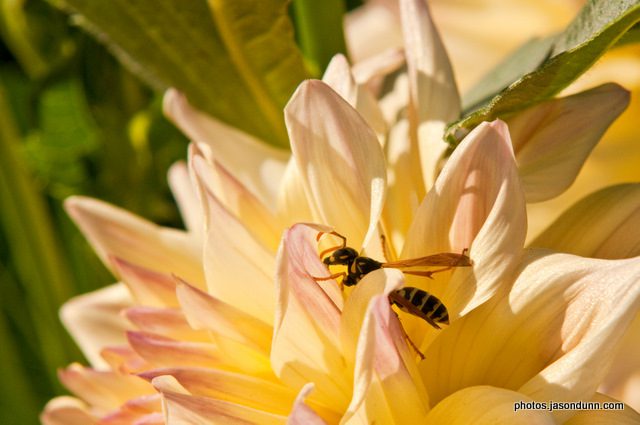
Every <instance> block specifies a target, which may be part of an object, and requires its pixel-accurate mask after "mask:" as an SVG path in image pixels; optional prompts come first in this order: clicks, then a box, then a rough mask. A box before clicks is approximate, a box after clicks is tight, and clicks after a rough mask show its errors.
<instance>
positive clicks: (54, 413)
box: [40, 396, 98, 425]
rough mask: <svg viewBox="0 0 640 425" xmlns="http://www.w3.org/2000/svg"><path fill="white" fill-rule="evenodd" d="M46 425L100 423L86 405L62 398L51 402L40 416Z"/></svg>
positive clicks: (87, 424)
mask: <svg viewBox="0 0 640 425" xmlns="http://www.w3.org/2000/svg"><path fill="white" fill-rule="evenodd" d="M40 421H42V423H43V424H44V425H94V424H97V423H98V420H97V419H95V418H94V417H93V416H92V415H91V413H89V406H87V405H86V403H84V402H82V401H80V400H78V399H77V398H74V397H68V396H62V397H56V398H54V399H52V400H50V401H49V402H48V403H47V405H46V406H45V408H44V412H42V414H41V415H40Z"/></svg>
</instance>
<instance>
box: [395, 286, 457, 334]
mask: <svg viewBox="0 0 640 425" xmlns="http://www.w3.org/2000/svg"><path fill="white" fill-rule="evenodd" d="M389 299H390V300H391V302H392V303H393V304H395V305H397V306H398V307H399V308H400V310H402V311H405V312H407V313H409V314H412V315H414V316H417V317H420V318H422V319H424V320H426V321H427V322H429V324H430V325H431V326H433V327H435V328H438V329H440V326H438V323H441V324H445V325H448V324H449V313H448V312H447V308H446V307H445V306H444V304H442V301H440V300H439V299H438V298H436V297H435V296H433V295H431V294H430V293H428V292H427V291H423V290H422V289H418V288H413V287H410V286H407V287H404V288H402V289H398V290H397V291H394V292H392V293H391V294H390V295H389Z"/></svg>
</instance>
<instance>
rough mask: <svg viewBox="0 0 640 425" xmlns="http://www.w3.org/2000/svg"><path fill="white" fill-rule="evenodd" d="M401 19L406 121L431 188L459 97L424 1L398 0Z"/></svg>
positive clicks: (458, 103)
mask: <svg viewBox="0 0 640 425" xmlns="http://www.w3.org/2000/svg"><path fill="white" fill-rule="evenodd" d="M400 18H401V21H402V31H403V36H404V45H405V50H406V56H407V67H408V71H409V91H410V102H409V121H410V125H411V133H410V134H411V137H413V138H416V142H415V143H417V144H418V151H419V153H420V161H421V163H422V172H423V173H425V175H424V176H423V178H424V185H425V187H426V188H430V187H431V185H432V184H433V181H434V175H432V174H431V173H430V171H431V170H434V169H435V166H436V163H437V161H438V160H439V159H440V157H441V156H442V154H443V153H444V151H445V149H446V148H447V145H446V143H444V141H443V140H442V135H443V134H444V127H445V125H446V124H447V123H449V122H451V121H453V120H454V119H456V118H458V116H459V115H460V96H459V94H458V88H457V86H456V82H455V78H454V76H453V70H452V68H451V63H450V62H449V57H448V55H447V52H446V50H445V48H444V45H443V44H442V40H441V39H440V36H439V34H438V31H437V29H436V27H435V25H434V23H433V20H432V19H431V13H430V12H429V7H428V5H427V2H425V1H424V0H401V1H400Z"/></svg>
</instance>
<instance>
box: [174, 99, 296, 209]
mask: <svg viewBox="0 0 640 425" xmlns="http://www.w3.org/2000/svg"><path fill="white" fill-rule="evenodd" d="M163 107H164V112H165V114H167V116H168V117H169V118H170V119H171V120H172V121H173V122H174V123H175V124H176V125H177V126H178V127H179V128H180V129H181V130H182V131H183V132H184V134H186V135H187V136H188V137H189V138H190V139H191V140H193V141H194V142H196V143H197V144H198V145H199V146H200V147H201V148H202V149H203V150H206V151H207V156H208V159H209V160H211V159H213V158H215V159H217V160H218V161H220V162H221V163H223V164H225V165H226V166H227V167H228V168H229V169H230V170H231V172H232V173H233V175H234V176H236V177H237V178H238V179H239V180H240V181H242V183H243V184H244V185H245V186H247V187H248V188H249V189H250V190H251V191H252V192H253V193H255V194H256V195H257V196H258V197H259V198H260V199H261V200H262V201H263V202H265V203H266V204H267V205H270V204H271V203H272V202H273V201H274V200H275V199H276V196H277V193H278V185H279V184H280V179H281V178H282V174H283V172H284V167H285V165H286V162H287V159H288V156H289V155H288V154H287V152H285V151H282V150H279V149H276V148H273V147H271V146H269V145H267V144H266V143H263V142H261V141H259V140H256V139H255V138H254V137H252V136H250V135H248V134H246V133H243V132H242V131H240V130H237V129H235V128H233V127H230V126H228V125H226V124H223V123H221V122H220V121H217V120H215V119H214V118H212V117H210V116H208V115H206V114H204V113H202V112H200V111H198V110H197V109H195V108H193V107H192V106H191V105H190V104H189V102H188V101H187V98H186V97H185V96H184V95H183V94H182V93H180V92H178V91H177V90H175V89H170V90H167V92H166V93H165V96H164V103H163Z"/></svg>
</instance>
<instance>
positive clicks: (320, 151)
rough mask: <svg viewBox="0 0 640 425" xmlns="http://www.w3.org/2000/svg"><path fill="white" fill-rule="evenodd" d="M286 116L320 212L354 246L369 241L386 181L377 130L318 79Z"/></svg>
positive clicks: (307, 85) (308, 191)
mask: <svg viewBox="0 0 640 425" xmlns="http://www.w3.org/2000/svg"><path fill="white" fill-rule="evenodd" d="M285 120H286V122H287V129H288V131H289V138H290V139H291V149H292V151H293V155H294V157H295V158H296V161H297V165H298V170H299V172H300V176H301V177H302V181H303V185H304V188H305V192H306V194H307V198H308V199H309V203H310V205H311V208H312V210H313V211H314V214H315V215H317V216H318V217H319V218H320V219H321V220H320V221H321V222H323V223H326V224H328V225H330V226H333V227H335V228H336V230H337V231H338V232H340V233H342V234H344V235H345V236H346V237H347V238H348V240H350V241H351V244H352V245H354V246H356V247H360V246H364V245H366V244H367V241H368V239H369V238H370V237H371V235H372V233H373V232H374V231H375V229H376V226H377V224H378V219H379V217H380V213H381V210H382V205H383V201H384V190H385V185H386V170H385V162H384V157H383V154H382V149H381V148H380V144H379V142H378V139H377V137H376V135H375V133H374V132H373V130H371V128H370V127H369V126H368V125H367V124H366V122H365V121H364V120H363V118H362V117H361V116H360V115H359V114H358V113H357V112H356V111H355V110H354V109H353V108H352V107H351V106H350V105H349V104H348V103H347V102H345V101H344V100H343V99H342V98H341V97H340V96H339V95H338V94H337V93H335V92H334V91H333V90H331V88H329V87H328V86H327V85H326V84H324V83H323V82H321V81H315V80H309V81H305V82H303V83H302V84H301V85H300V86H299V87H298V89H297V90H296V92H295V93H294V94H293V97H292V98H291V100H290V101H289V103H288V104H287V107H286V108H285Z"/></svg>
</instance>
